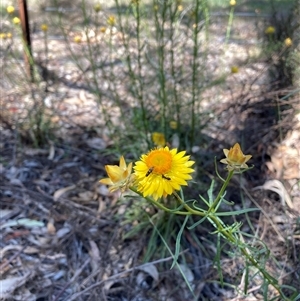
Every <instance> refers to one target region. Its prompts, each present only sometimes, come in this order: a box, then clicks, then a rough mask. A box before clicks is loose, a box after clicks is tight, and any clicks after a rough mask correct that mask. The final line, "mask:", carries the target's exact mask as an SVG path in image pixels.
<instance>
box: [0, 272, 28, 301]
mask: <svg viewBox="0 0 300 301" xmlns="http://www.w3.org/2000/svg"><path fill="white" fill-rule="evenodd" d="M30 276H31V273H27V274H25V275H24V276H22V277H12V278H8V279H4V280H0V287H1V299H4V300H5V299H10V298H12V295H11V294H12V293H13V292H14V290H15V289H17V288H18V287H20V286H22V285H23V284H24V283H25V282H26V281H27V280H28V278H29V277H30Z"/></svg>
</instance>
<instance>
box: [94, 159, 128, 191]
mask: <svg viewBox="0 0 300 301" xmlns="http://www.w3.org/2000/svg"><path fill="white" fill-rule="evenodd" d="M105 170H106V172H107V175H108V178H105V179H101V180H100V181H99V182H100V183H102V184H106V185H110V186H111V187H110V188H109V191H110V192H113V191H116V190H118V189H121V191H125V190H126V189H127V188H128V186H129V185H130V184H131V183H132V180H133V177H132V175H131V170H132V163H129V164H128V166H127V165H126V162H125V159H124V157H123V156H122V157H121V158H120V163H119V166H118V165H105Z"/></svg>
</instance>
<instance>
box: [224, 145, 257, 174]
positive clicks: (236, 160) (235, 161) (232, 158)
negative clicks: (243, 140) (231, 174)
mask: <svg viewBox="0 0 300 301" xmlns="http://www.w3.org/2000/svg"><path fill="white" fill-rule="evenodd" d="M223 152H224V154H225V156H226V158H225V159H222V160H220V162H221V163H223V164H227V169H228V170H229V171H231V170H236V171H240V169H241V168H248V165H247V164H246V162H247V161H249V160H250V159H251V158H252V155H244V154H243V152H242V150H241V147H240V145H239V144H238V143H236V144H235V145H234V146H233V147H231V148H230V149H229V150H228V149H223Z"/></svg>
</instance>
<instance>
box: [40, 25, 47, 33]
mask: <svg viewBox="0 0 300 301" xmlns="http://www.w3.org/2000/svg"><path fill="white" fill-rule="evenodd" d="M41 30H42V31H44V32H46V31H48V25H47V24H42V25H41Z"/></svg>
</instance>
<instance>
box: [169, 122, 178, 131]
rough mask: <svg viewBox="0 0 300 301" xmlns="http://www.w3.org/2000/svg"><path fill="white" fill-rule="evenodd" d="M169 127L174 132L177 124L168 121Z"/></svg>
mask: <svg viewBox="0 0 300 301" xmlns="http://www.w3.org/2000/svg"><path fill="white" fill-rule="evenodd" d="M169 125H170V128H171V129H172V130H176V129H177V122H176V121H174V120H173V121H170V123H169Z"/></svg>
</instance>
